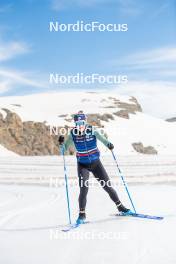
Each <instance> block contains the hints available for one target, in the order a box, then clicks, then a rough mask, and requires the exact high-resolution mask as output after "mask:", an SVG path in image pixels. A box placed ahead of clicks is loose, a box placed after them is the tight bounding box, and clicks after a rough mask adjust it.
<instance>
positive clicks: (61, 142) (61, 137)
mask: <svg viewBox="0 0 176 264" xmlns="http://www.w3.org/2000/svg"><path fill="white" fill-rule="evenodd" d="M58 142H59V145H63V144H64V136H59V139H58Z"/></svg>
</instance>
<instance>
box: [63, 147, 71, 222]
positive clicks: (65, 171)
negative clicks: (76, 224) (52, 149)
mask: <svg viewBox="0 0 176 264" xmlns="http://www.w3.org/2000/svg"><path fill="white" fill-rule="evenodd" d="M61 153H62V157H63V162H64V175H65V190H66V197H67V209H68V219H69V224H70V225H71V210H70V199H69V191H68V177H67V169H66V162H65V155H64V147H63V146H61Z"/></svg>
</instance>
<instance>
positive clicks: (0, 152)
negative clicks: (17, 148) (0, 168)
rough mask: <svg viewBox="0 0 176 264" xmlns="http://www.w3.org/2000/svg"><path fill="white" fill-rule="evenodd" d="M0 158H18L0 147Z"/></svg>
mask: <svg viewBox="0 0 176 264" xmlns="http://www.w3.org/2000/svg"><path fill="white" fill-rule="evenodd" d="M0 157H18V155H17V154H15V153H14V152H12V151H9V150H8V149H6V148H4V147H3V146H1V145H0Z"/></svg>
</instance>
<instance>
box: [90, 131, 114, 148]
mask: <svg viewBox="0 0 176 264" xmlns="http://www.w3.org/2000/svg"><path fill="white" fill-rule="evenodd" d="M94 135H95V136H96V138H97V139H98V140H100V141H101V142H102V143H103V144H104V145H105V146H106V147H108V145H109V144H111V142H109V141H108V140H107V138H105V136H102V135H100V133H99V132H98V131H97V130H94Z"/></svg>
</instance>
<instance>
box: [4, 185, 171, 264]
mask: <svg viewBox="0 0 176 264" xmlns="http://www.w3.org/2000/svg"><path fill="white" fill-rule="evenodd" d="M130 190H131V193H132V195H133V198H134V201H135V204H136V207H137V208H138V211H139V212H141V213H148V214H154V215H163V216H164V217H165V218H164V220H162V221H156V220H146V219H137V218H129V217H128V218H127V217H121V218H120V217H118V218H116V217H114V216H111V214H113V213H115V212H116V209H115V207H114V204H113V203H112V202H111V201H110V199H109V197H108V196H107V194H106V193H105V192H104V191H103V190H102V189H101V188H97V189H90V190H89V194H88V195H89V196H88V206H87V215H88V220H89V221H90V223H89V224H87V225H84V226H81V227H80V228H79V229H77V230H74V231H71V232H70V233H63V232H62V231H61V229H63V228H64V226H65V225H66V223H67V221H68V220H67V211H66V200H65V190H64V188H49V187H39V186H38V187H36V186H23V185H22V186H16V185H1V186H0V201H1V202H0V251H1V254H0V263H3V264H31V263H33V264H48V263H52V264H58V263H64V264H73V263H75V264H82V263H84V264H90V263H101V264H104V263H111V264H116V263H125V264H138V263H140V264H148V263H151V264H154V263H160V264H166V263H167V264H175V261H176V252H175V244H176V234H175V221H176V212H175V206H173V201H175V199H176V187H175V186H170V185H158V186H157V185H137V186H135V185H134V186H130ZM77 191H78V190H77V188H76V187H72V188H70V197H71V209H72V219H74V220H75V219H76V217H77V197H78V192H77ZM119 194H120V197H121V199H122V200H123V202H124V203H125V204H126V205H129V203H128V201H127V197H126V194H125V193H124V192H123V190H122V189H120V190H119Z"/></svg>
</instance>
